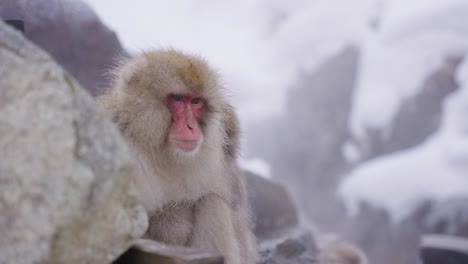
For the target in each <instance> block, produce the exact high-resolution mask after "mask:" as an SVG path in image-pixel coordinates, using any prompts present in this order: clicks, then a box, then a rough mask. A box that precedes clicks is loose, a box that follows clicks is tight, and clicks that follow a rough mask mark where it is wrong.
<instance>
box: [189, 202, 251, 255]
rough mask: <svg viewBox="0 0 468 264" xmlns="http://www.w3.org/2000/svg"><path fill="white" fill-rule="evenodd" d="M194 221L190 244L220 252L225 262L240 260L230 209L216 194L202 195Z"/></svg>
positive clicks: (196, 208)
mask: <svg viewBox="0 0 468 264" xmlns="http://www.w3.org/2000/svg"><path fill="white" fill-rule="evenodd" d="M194 211H195V215H194V217H195V223H194V226H193V231H192V236H191V241H190V246H193V247H196V248H200V249H212V250H217V251H218V252H220V253H221V254H222V255H223V256H224V258H225V261H226V264H246V263H242V261H241V252H240V246H239V241H238V239H237V237H236V233H235V232H234V223H233V221H235V220H234V219H233V215H232V209H231V208H230V207H229V206H228V203H226V201H225V200H224V199H223V198H222V197H220V196H219V195H216V194H209V195H207V196H205V197H203V198H202V199H201V200H200V201H199V202H198V204H197V205H196V207H195V210H194Z"/></svg>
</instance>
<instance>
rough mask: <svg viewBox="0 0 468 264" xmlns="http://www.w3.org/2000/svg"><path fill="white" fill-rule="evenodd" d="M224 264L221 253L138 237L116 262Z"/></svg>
mask: <svg viewBox="0 0 468 264" xmlns="http://www.w3.org/2000/svg"><path fill="white" fill-rule="evenodd" d="M134 263H138V264H151V263H152V264H223V263H224V261H223V257H222V256H221V255H220V254H219V253H215V252H206V251H202V250H198V249H194V248H188V247H181V246H173V245H167V244H163V243H160V242H157V241H153V240H148V239H138V240H137V241H135V243H134V244H133V245H132V247H131V248H130V250H129V251H127V252H126V253H125V254H124V255H122V256H121V257H120V258H119V259H118V260H117V261H115V262H114V264H134Z"/></svg>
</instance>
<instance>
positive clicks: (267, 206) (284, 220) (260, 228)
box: [245, 172, 299, 240]
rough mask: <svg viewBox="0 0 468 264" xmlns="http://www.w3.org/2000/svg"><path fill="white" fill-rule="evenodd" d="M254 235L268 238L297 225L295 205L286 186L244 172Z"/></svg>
mask: <svg viewBox="0 0 468 264" xmlns="http://www.w3.org/2000/svg"><path fill="white" fill-rule="evenodd" d="M245 175H246V179H247V191H248V194H249V203H250V205H251V208H252V214H253V217H254V223H255V230H254V232H255V236H256V237H257V238H258V239H261V240H262V239H269V238H273V237H276V236H278V235H281V234H282V233H284V232H287V231H288V230H289V229H292V228H295V227H297V225H298V223H299V220H298V214H297V211H296V206H295V205H294V202H293V201H292V199H291V197H290V196H289V194H288V192H287V190H286V188H285V187H284V186H282V185H280V184H278V183H275V182H273V181H271V180H267V179H264V178H262V177H260V176H257V175H254V174H252V173H250V172H245Z"/></svg>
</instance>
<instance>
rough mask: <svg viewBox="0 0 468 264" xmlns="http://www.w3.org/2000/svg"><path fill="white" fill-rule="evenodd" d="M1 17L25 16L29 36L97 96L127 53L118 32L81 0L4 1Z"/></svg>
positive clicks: (14, 17) (26, 34) (27, 35)
mask: <svg viewBox="0 0 468 264" xmlns="http://www.w3.org/2000/svg"><path fill="white" fill-rule="evenodd" d="M0 18H2V19H21V20H23V21H24V23H25V36H26V37H27V38H28V39H29V40H31V41H32V42H33V43H35V44H37V45H38V46H39V47H41V48H42V49H44V50H45V51H47V52H48V53H49V54H51V56H52V57H53V58H54V59H55V60H56V61H57V62H58V63H59V64H60V65H62V67H64V69H65V70H67V71H68V72H70V73H71V74H72V75H73V76H74V77H75V78H76V79H77V80H78V82H79V83H80V84H81V85H82V86H83V87H84V88H86V89H87V90H88V91H90V92H91V93H92V94H93V95H96V94H99V93H100V92H101V90H102V89H103V87H108V83H109V79H108V78H106V76H105V72H106V71H107V70H108V69H109V68H110V67H111V66H114V65H115V60H116V59H117V58H118V57H119V56H122V55H125V54H126V52H125V51H124V49H123V48H122V46H121V44H120V42H119V40H118V38H117V35H116V34H115V33H114V32H113V31H111V30H110V29H109V28H108V27H106V26H105V25H104V24H103V23H102V22H101V21H100V19H99V18H98V16H97V15H96V13H95V12H94V11H93V10H92V9H91V8H90V7H89V6H88V5H87V4H86V3H85V2H83V1H81V0H33V1H31V0H2V1H0Z"/></svg>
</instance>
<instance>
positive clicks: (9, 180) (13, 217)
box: [0, 1, 147, 264]
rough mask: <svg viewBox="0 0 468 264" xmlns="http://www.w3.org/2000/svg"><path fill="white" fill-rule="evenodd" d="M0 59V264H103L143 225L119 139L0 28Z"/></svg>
mask: <svg viewBox="0 0 468 264" xmlns="http://www.w3.org/2000/svg"><path fill="white" fill-rule="evenodd" d="M20 2H21V1H20ZM2 3H4V2H2ZM0 61H1V64H0V76H1V77H0V90H1V91H0V149H1V151H2V157H1V159H0V234H1V236H0V263H2V264H3V263H18V264H26V263H109V262H111V261H112V260H113V259H114V258H116V257H117V256H118V255H119V254H121V253H122V252H123V251H124V250H125V249H126V248H127V247H128V246H129V244H130V242H131V240H132V239H133V238H136V237H139V236H141V235H142V234H143V233H144V231H145V229H146V226H147V217H146V213H145V212H144V209H143V208H142V207H141V206H139V205H138V204H137V201H136V198H135V197H134V196H133V195H131V194H130V186H131V179H130V173H132V171H133V164H132V163H131V161H130V158H129V156H128V154H127V148H126V146H125V144H124V142H123V140H122V139H121V138H120V136H119V133H118V131H117V130H116V129H115V128H114V127H113V125H112V123H111V122H110V121H109V120H107V119H106V117H105V116H104V114H102V113H101V112H100V111H98V110H97V109H98V108H97V107H96V106H95V104H94V101H93V100H92V98H91V97H90V96H89V95H88V94H87V93H86V92H85V91H84V90H83V89H81V88H80V87H79V86H78V84H77V83H76V81H74V80H73V79H72V78H71V77H70V75H68V73H66V72H64V71H63V70H62V69H61V68H60V67H59V66H58V65H57V64H56V63H54V62H53V61H52V60H51V58H50V57H49V56H48V55H46V54H45V53H44V52H42V51H41V50H39V49H38V48H37V47H36V46H35V45H33V44H31V43H30V42H29V41H27V40H26V39H25V38H24V37H22V36H21V34H20V33H19V32H15V30H13V29H12V28H10V26H7V25H5V24H4V23H3V22H0Z"/></svg>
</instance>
